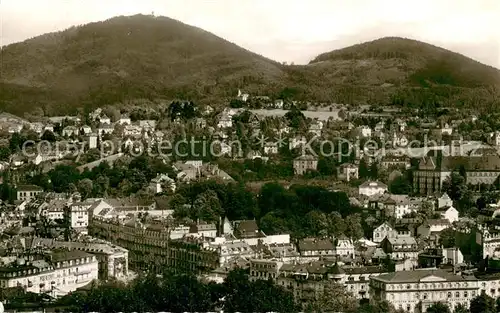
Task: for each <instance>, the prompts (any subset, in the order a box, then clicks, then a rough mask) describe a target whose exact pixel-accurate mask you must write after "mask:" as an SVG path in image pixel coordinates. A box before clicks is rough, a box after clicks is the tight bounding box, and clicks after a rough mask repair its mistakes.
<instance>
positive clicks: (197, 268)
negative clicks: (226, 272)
mask: <svg viewBox="0 0 500 313" xmlns="http://www.w3.org/2000/svg"><path fill="white" fill-rule="evenodd" d="M168 227H169V226H168V225H167V224H163V223H153V224H149V225H147V224H146V225H145V224H141V223H138V221H137V220H129V221H121V222H116V221H114V220H113V219H109V220H107V219H103V218H94V219H92V222H91V224H90V226H89V234H90V235H92V236H95V237H98V238H102V239H104V240H107V241H110V242H111V243H113V244H116V245H120V246H121V247H123V248H125V249H127V250H128V251H129V256H128V257H129V265H130V267H131V268H134V269H138V270H149V271H153V272H156V273H162V272H163V270H164V268H165V267H171V268H172V270H174V271H176V272H192V273H195V274H200V273H204V272H208V271H211V270H213V269H215V268H217V266H218V264H219V253H218V251H217V250H216V249H210V248H205V247H204V246H203V244H202V243H200V242H199V241H198V240H195V239H193V240H169V239H168V238H169V231H168V229H169V228H168Z"/></svg>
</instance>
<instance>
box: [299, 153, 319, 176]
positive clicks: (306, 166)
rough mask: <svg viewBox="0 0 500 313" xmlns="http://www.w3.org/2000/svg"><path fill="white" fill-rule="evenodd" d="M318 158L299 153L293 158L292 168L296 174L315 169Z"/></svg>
mask: <svg viewBox="0 0 500 313" xmlns="http://www.w3.org/2000/svg"><path fill="white" fill-rule="evenodd" d="M317 168H318V158H317V157H315V156H312V155H301V156H299V157H297V158H295V159H294V160H293V169H294V172H295V174H296V175H304V174H305V173H307V171H316V170H317Z"/></svg>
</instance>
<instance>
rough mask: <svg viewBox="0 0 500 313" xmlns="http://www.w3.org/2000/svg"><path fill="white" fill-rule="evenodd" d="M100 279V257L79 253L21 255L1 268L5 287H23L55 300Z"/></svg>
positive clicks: (1, 276)
mask: <svg viewBox="0 0 500 313" xmlns="http://www.w3.org/2000/svg"><path fill="white" fill-rule="evenodd" d="M97 278H98V262H97V259H96V257H95V256H93V255H91V254H89V253H86V252H83V251H76V250H73V251H69V250H55V251H51V252H48V253H43V254H36V255H32V254H30V255H26V256H21V257H19V258H17V259H16V260H14V261H13V262H10V263H8V264H4V265H3V266H1V267H0V286H1V288H12V287H22V288H23V289H24V290H25V291H28V292H33V293H48V294H50V295H51V296H53V297H58V296H63V295H66V294H68V293H70V292H72V291H75V290H76V289H78V288H80V287H83V286H85V285H87V284H89V283H90V282H91V281H93V280H95V279H97Z"/></svg>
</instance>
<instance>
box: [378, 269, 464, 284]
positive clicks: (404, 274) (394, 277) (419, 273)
mask: <svg viewBox="0 0 500 313" xmlns="http://www.w3.org/2000/svg"><path fill="white" fill-rule="evenodd" d="M429 276H436V277H440V278H443V279H445V280H446V281H464V280H465V279H464V278H462V277H461V276H458V275H453V274H450V273H448V272H446V271H444V270H441V269H429V270H427V269H426V270H415V271H401V272H394V273H389V274H384V275H380V276H377V277H374V278H372V279H375V280H379V281H384V282H388V283H415V282H419V281H421V280H422V279H424V278H426V277H429Z"/></svg>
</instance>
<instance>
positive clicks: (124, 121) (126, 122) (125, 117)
mask: <svg viewBox="0 0 500 313" xmlns="http://www.w3.org/2000/svg"><path fill="white" fill-rule="evenodd" d="M118 124H120V125H130V124H132V121H131V120H130V117H129V116H128V115H122V116H120V119H119V120H118Z"/></svg>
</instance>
